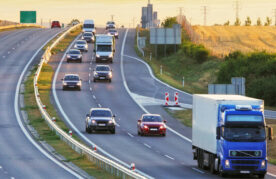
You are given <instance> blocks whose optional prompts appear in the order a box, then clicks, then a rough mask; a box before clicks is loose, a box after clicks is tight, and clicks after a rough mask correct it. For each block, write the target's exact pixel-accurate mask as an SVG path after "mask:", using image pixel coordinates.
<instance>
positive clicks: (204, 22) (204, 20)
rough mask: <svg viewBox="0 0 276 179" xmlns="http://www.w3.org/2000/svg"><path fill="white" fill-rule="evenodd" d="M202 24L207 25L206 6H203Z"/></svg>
mask: <svg viewBox="0 0 276 179" xmlns="http://www.w3.org/2000/svg"><path fill="white" fill-rule="evenodd" d="M203 24H204V26H206V25H207V6H206V5H204V6H203Z"/></svg>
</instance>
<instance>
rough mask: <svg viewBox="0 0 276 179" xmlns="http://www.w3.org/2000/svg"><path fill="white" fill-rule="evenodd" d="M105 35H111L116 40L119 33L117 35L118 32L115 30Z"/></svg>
mask: <svg viewBox="0 0 276 179" xmlns="http://www.w3.org/2000/svg"><path fill="white" fill-rule="evenodd" d="M107 34H109V35H113V36H114V37H115V38H116V39H118V38H119V33H118V31H117V30H116V29H109V30H108V32H107Z"/></svg>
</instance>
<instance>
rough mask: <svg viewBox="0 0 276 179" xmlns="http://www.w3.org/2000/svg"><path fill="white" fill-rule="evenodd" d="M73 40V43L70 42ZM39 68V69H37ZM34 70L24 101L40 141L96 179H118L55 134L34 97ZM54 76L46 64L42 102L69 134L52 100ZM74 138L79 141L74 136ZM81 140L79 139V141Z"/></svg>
mask: <svg viewBox="0 0 276 179" xmlns="http://www.w3.org/2000/svg"><path fill="white" fill-rule="evenodd" d="M79 33H80V30H75V31H74V32H72V33H70V34H69V35H68V36H67V37H65V39H64V40H62V41H61V43H62V45H59V46H58V47H57V48H56V49H55V51H56V52H59V51H62V50H64V49H66V48H63V47H65V45H66V44H67V45H69V44H70V43H71V41H72V40H73V39H74V38H75V37H76V36H77V35H78V34H79ZM69 39H71V41H70V40H69ZM36 68H37V67H36ZM36 68H34V69H33V70H32V72H31V75H30V76H29V77H28V79H27V81H25V92H24V101H25V108H24V109H25V110H26V112H27V114H28V120H29V121H30V125H32V126H33V127H34V128H35V129H36V131H37V132H38V134H39V136H40V138H39V140H42V141H46V142H47V143H48V144H49V145H51V146H52V147H53V148H54V149H55V150H56V152H57V153H58V154H60V155H62V156H63V157H65V158H66V161H65V162H72V163H74V164H75V165H76V166H78V167H79V168H81V169H82V170H84V171H85V172H87V173H88V174H89V175H91V176H93V177H95V178H102V179H105V178H116V177H115V176H112V175H111V174H109V173H108V172H106V171H105V170H103V169H102V168H100V167H98V166H97V165H96V164H94V163H92V162H91V161H89V160H88V159H87V157H86V156H84V155H80V154H78V153H77V152H75V151H74V150H72V148H71V147H70V146H69V145H67V144H66V143H65V142H63V141H62V140H60V138H59V137H58V136H57V135H56V134H55V132H53V131H52V130H51V129H50V128H49V127H48V125H47V123H46V122H45V120H44V119H43V118H42V116H41V113H40V111H39V109H38V107H37V104H36V100H35V96H34V87H33V78H34V74H35V71H36ZM53 75H54V69H53V68H52V66H50V65H48V64H44V65H43V68H42V70H41V73H40V76H39V81H38V87H39V93H40V98H41V101H42V103H43V104H44V105H46V109H47V112H48V113H49V114H50V115H51V116H55V117H56V119H57V122H56V123H57V124H58V125H59V127H60V128H62V129H63V130H64V131H66V132H68V131H69V129H68V128H67V126H66V125H65V123H64V122H63V121H62V120H61V119H60V117H59V116H58V113H57V111H56V109H55V108H54V106H53V104H52V103H51V100H50V94H51V86H52V78H53ZM73 137H74V138H76V139H78V138H77V137H76V136H74V135H73ZM78 140H79V139H78Z"/></svg>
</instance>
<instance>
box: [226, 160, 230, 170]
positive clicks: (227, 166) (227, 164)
mask: <svg viewBox="0 0 276 179" xmlns="http://www.w3.org/2000/svg"><path fill="white" fill-rule="evenodd" d="M225 168H230V161H229V160H225Z"/></svg>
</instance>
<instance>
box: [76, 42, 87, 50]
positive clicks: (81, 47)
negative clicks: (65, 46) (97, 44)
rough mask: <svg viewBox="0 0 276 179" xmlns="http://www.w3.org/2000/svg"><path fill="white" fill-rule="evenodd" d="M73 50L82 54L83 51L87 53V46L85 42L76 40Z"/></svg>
mask: <svg viewBox="0 0 276 179" xmlns="http://www.w3.org/2000/svg"><path fill="white" fill-rule="evenodd" d="M74 48H75V49H78V50H80V51H82V52H83V51H85V52H87V51H88V44H87V42H86V40H77V41H76V43H75V45H74Z"/></svg>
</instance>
